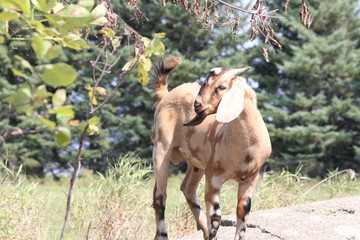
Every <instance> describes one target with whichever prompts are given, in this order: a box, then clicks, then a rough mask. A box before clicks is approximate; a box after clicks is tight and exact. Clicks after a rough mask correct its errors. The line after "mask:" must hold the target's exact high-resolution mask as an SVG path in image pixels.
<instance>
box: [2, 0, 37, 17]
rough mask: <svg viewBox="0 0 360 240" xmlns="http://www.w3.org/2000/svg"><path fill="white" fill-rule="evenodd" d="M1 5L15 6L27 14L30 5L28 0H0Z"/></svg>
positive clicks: (29, 11)
mask: <svg viewBox="0 0 360 240" xmlns="http://www.w3.org/2000/svg"><path fill="white" fill-rule="evenodd" d="M1 5H2V6H6V7H12V8H16V9H18V10H20V11H22V12H23V13H24V14H27V15H28V14H30V13H31V5H30V1H29V0H1Z"/></svg>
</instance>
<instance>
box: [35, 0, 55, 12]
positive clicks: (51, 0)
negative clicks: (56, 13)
mask: <svg viewBox="0 0 360 240" xmlns="http://www.w3.org/2000/svg"><path fill="white" fill-rule="evenodd" d="M56 4H57V1H56V0H39V5H40V10H41V11H44V12H47V11H49V10H50V9H52V8H53V7H55V5H56Z"/></svg>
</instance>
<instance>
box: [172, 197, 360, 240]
mask: <svg viewBox="0 0 360 240" xmlns="http://www.w3.org/2000/svg"><path fill="white" fill-rule="evenodd" d="M235 223H236V218H235V215H228V216H223V220H222V224H221V225H222V226H221V227H220V229H219V232H218V235H217V236H218V240H233V239H234V234H235ZM245 237H246V240H278V239H284V240H300V239H301V240H360V196H355V197H347V198H338V199H331V200H327V201H321V202H314V203H309V204H302V205H295V206H290V207H284V208H274V209H269V210H263V211H256V212H251V213H250V215H249V216H248V218H247V230H246V235H245ZM198 239H199V240H201V239H203V238H202V233H201V232H197V233H194V234H192V235H189V236H186V237H182V238H178V239H177V240H198Z"/></svg>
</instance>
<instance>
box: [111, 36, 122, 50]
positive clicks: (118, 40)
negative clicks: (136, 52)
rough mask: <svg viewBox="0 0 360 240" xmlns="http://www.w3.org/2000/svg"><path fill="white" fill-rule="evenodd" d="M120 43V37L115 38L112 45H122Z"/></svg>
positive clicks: (116, 46)
mask: <svg viewBox="0 0 360 240" xmlns="http://www.w3.org/2000/svg"><path fill="white" fill-rule="evenodd" d="M120 44H121V41H120V39H119V38H115V39H114V40H112V41H111V45H112V46H113V47H114V48H118V47H120Z"/></svg>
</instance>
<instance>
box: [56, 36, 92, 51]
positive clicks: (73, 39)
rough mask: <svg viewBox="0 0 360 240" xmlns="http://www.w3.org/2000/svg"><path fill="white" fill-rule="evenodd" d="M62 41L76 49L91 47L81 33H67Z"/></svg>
mask: <svg viewBox="0 0 360 240" xmlns="http://www.w3.org/2000/svg"><path fill="white" fill-rule="evenodd" d="M61 41H62V43H63V44H64V45H65V46H66V47H68V48H72V49H75V50H81V49H84V48H89V47H90V46H89V45H88V44H87V43H86V41H85V40H84V39H83V38H82V37H81V36H80V35H76V34H73V33H70V34H68V35H66V37H65V38H64V39H62V40H61Z"/></svg>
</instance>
